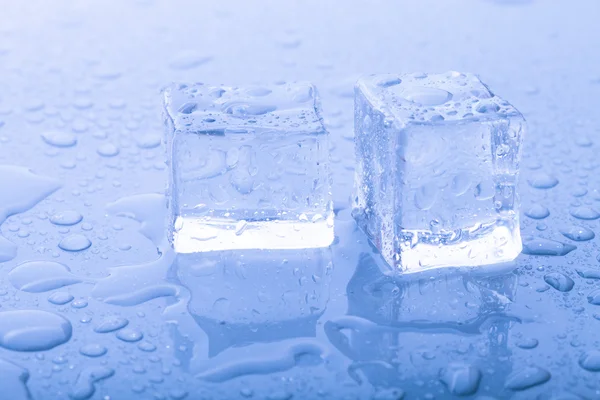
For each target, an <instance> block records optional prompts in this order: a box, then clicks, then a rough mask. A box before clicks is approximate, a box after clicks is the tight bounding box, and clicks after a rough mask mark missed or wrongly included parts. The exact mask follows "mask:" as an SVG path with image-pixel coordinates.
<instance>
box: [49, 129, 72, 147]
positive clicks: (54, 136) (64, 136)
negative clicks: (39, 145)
mask: <svg viewBox="0 0 600 400" xmlns="http://www.w3.org/2000/svg"><path fill="white" fill-rule="evenodd" d="M41 136H42V139H43V140H44V142H46V143H48V144H49V145H51V146H55V147H72V146H75V145H76V144H77V137H76V136H75V135H74V134H72V133H70V132H63V131H48V132H44V133H42V135H41Z"/></svg>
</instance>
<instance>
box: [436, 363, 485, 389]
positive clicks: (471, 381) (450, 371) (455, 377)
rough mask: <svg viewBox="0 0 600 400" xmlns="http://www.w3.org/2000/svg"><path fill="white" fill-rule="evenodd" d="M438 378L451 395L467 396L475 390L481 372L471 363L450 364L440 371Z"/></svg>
mask: <svg viewBox="0 0 600 400" xmlns="http://www.w3.org/2000/svg"><path fill="white" fill-rule="evenodd" d="M440 380H441V381H442V383H444V385H446V387H447V388H448V390H449V391H450V393H452V394H453V395H455V396H469V395H471V394H474V393H475V392H477V389H478V388H479V382H480V381H481V372H480V371H479V369H478V368H477V367H474V366H472V365H464V364H450V365H449V366H447V367H446V368H444V369H443V370H441V371H440Z"/></svg>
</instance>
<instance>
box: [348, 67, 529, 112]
mask: <svg viewBox="0 0 600 400" xmlns="http://www.w3.org/2000/svg"><path fill="white" fill-rule="evenodd" d="M357 90H359V91H360V92H362V93H363V95H364V96H365V97H366V98H367V100H368V101H369V102H370V103H371V104H372V105H373V107H374V108H376V109H379V111H381V112H382V113H383V114H384V116H385V117H386V118H391V119H393V120H396V121H401V122H402V123H405V124H406V123H427V122H441V121H460V120H491V119H496V118H506V117H514V116H520V115H521V114H520V113H519V111H517V110H516V109H515V108H514V107H513V106H512V105H511V104H509V103H508V102H507V101H505V100H502V99H501V98H499V97H498V96H496V95H494V93H492V92H491V91H490V89H489V88H488V87H487V86H486V85H485V84H484V83H483V82H481V81H480V80H479V78H478V77H477V76H476V75H474V74H471V73H461V72H456V71H450V72H446V73H441V74H426V73H412V74H405V75H396V74H383V75H371V76H366V77H363V78H361V79H360V80H359V81H358V83H357Z"/></svg>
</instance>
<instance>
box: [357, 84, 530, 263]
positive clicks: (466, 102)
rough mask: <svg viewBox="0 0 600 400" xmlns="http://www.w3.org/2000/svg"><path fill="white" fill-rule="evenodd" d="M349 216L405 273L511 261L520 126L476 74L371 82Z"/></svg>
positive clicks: (516, 246)
mask: <svg viewBox="0 0 600 400" xmlns="http://www.w3.org/2000/svg"><path fill="white" fill-rule="evenodd" d="M354 118H355V145H356V147H355V148H356V157H357V166H356V177H355V196H354V204H353V215H354V217H355V218H356V220H357V221H358V223H359V226H360V227H361V228H362V229H363V230H364V231H365V232H366V234H367V235H368V237H369V238H370V240H371V241H372V243H373V244H374V245H375V247H377V248H378V249H379V250H380V251H381V254H382V256H383V258H384V259H385V260H386V261H387V262H388V263H389V264H390V265H391V266H392V267H395V268H400V269H401V270H402V271H405V272H412V271H418V270H424V269H428V268H435V267H445V266H478V265H486V264H495V263H500V262H505V261H510V260H513V259H514V258H516V257H517V255H518V254H519V253H520V252H521V247H522V245H521V237H520V232H519V212H518V205H519V202H518V195H517V192H516V181H517V178H518V172H519V159H520V149H521V141H522V137H523V133H524V130H525V120H524V118H523V116H522V115H521V114H520V113H519V112H518V111H517V110H516V109H515V108H514V107H513V106H511V105H510V104H509V103H508V102H506V101H504V100H502V99H500V98H499V97H497V96H495V95H494V94H493V93H492V92H491V91H490V90H489V88H488V87H487V86H486V85H485V84H483V83H482V82H481V81H480V80H479V79H478V78H477V77H476V76H475V75H473V74H463V73H458V72H448V73H444V74H424V73H422V74H409V75H373V76H368V77H365V78H362V79H360V80H359V81H358V82H357V84H356V88H355V114H354Z"/></svg>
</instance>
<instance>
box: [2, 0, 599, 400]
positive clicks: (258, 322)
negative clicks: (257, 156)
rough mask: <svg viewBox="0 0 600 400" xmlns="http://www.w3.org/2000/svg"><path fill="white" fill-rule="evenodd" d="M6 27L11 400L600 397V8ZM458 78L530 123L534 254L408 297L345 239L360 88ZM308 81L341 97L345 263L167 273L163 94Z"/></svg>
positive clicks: (238, 12)
mask: <svg viewBox="0 0 600 400" xmlns="http://www.w3.org/2000/svg"><path fill="white" fill-rule="evenodd" d="M5 3H7V4H4V5H3V7H2V8H3V11H2V13H0V221H1V222H2V225H1V227H0V229H1V235H0V374H1V375H2V379H0V398H1V399H4V398H6V399H29V398H33V399H65V398H69V396H70V398H73V399H111V400H115V399H131V398H136V399H137V398H139V399H183V398H188V399H210V398H212V399H224V398H227V399H235V398H239V399H244V398H256V399H263V398H267V399H272V400H275V399H279V400H282V399H312V398H340V399H346V398H347V399H399V398H402V397H404V398H406V399H447V398H448V399H449V398H455V397H461V398H480V399H484V398H497V399H504V398H515V399H536V398H540V399H558V398H561V399H567V398H568V399H571V398H573V399H576V398H584V399H586V398H588V399H594V398H600V384H599V383H598V382H599V380H598V375H597V374H598V373H599V372H598V371H599V370H600V362H599V355H598V351H600V342H599V339H598V337H597V334H596V332H597V330H598V328H599V327H600V308H599V305H600V281H599V279H600V261H599V260H598V259H597V257H598V255H599V254H600V251H599V249H598V238H597V237H596V235H595V233H596V232H597V231H598V218H599V217H600V192H598V190H600V180H599V179H598V173H597V171H598V168H599V167H600V162H599V161H598V157H597V152H598V146H599V145H600V139H599V138H600V120H599V118H600V117H599V116H598V113H597V109H598V106H599V104H600V100H599V99H600V70H598V67H597V66H598V65H600V53H599V52H598V51H597V49H598V48H600V35H598V28H597V22H596V16H597V15H600V3H596V2H594V1H582V2H576V3H573V2H572V3H569V4H567V3H558V2H542V1H538V0H529V1H521V0H519V1H516V0H511V1H500V0H495V1H489V0H487V1H486V0H471V1H464V2H444V3H442V2H438V1H434V0H426V1H421V2H418V3H417V2H410V3H409V2H406V4H401V3H399V2H393V1H376V2H371V3H369V4H367V3H361V2H358V1H357V2H345V3H344V4H343V5H341V4H337V5H334V4H332V3H330V2H318V1H304V2H295V1H292V2H278V1H263V2H261V3H260V6H259V5H257V4H256V3H253V2H242V1H220V2H214V3H212V4H208V2H193V1H182V0H176V1H170V2H159V1H150V0H147V1H117V0H113V1H90V2H86V3H83V2H73V1H66V0H60V1H53V2H48V1H42V0H34V1H28V2H5ZM446 70H459V71H470V72H475V73H477V74H480V75H481V78H482V80H483V81H484V82H486V83H488V84H489V85H490V87H491V88H492V90H494V91H495V92H497V94H498V95H500V96H501V97H503V98H505V99H507V100H508V101H510V102H511V103H512V104H514V105H515V106H516V107H517V108H518V109H519V110H520V111H521V112H522V113H523V114H524V116H525V118H526V119H527V121H528V123H529V130H528V132H527V136H526V138H525V144H524V149H523V160H522V163H521V182H520V187H519V190H520V193H521V200H522V209H521V231H522V232H521V233H522V237H523V242H524V251H523V254H521V255H520V256H519V258H518V259H517V260H516V261H515V262H513V263H509V264H507V265H501V266H494V267H489V268H485V269H483V268H482V269H474V270H436V271H433V272H427V273H420V274H413V275H410V276H402V277H397V276H393V275H391V274H390V272H389V270H388V269H387V267H386V266H385V264H384V263H382V261H381V258H380V257H379V255H378V254H376V253H374V251H373V249H372V248H371V246H370V245H369V244H368V242H367V240H366V237H365V236H364V234H362V233H361V232H360V231H359V230H357V228H356V224H355V222H354V221H353V220H352V218H351V216H350V210H349V206H350V200H349V199H350V195H351V188H352V183H353V168H354V153H353V126H352V125H353V124H352V120H353V105H352V97H353V83H354V81H355V80H356V78H357V77H358V76H359V75H361V74H365V73H385V72H393V73H406V72H415V71H428V72H429V71H431V72H443V71H446ZM293 80H308V81H312V82H314V83H315V84H316V85H317V87H318V88H319V91H320V95H321V98H322V103H323V113H324V117H325V123H326V126H327V128H328V130H329V131H330V135H331V139H332V140H331V154H332V171H333V177H334V186H333V196H334V208H335V210H336V219H335V235H336V240H335V241H334V245H333V246H332V247H331V249H330V250H326V251H325V250H324V251H317V252H315V251H312V250H311V251H297V252H294V251H291V252H287V251H277V252H268V253H264V252H263V253H261V252H247V251H246V252H235V251H229V252H214V253H207V254H205V255H203V257H201V258H199V259H194V258H193V257H191V258H189V257H182V256H176V255H175V254H173V252H172V251H170V250H169V246H168V243H167V241H166V239H165V236H164V235H165V234H164V232H166V229H165V227H164V221H165V218H164V216H165V215H164V212H165V210H164V203H165V198H164V195H163V191H164V187H165V183H166V178H167V170H166V165H165V163H164V149H163V148H162V145H161V137H162V135H163V127H162V121H161V116H160V111H161V104H160V101H161V97H160V89H161V88H162V87H164V86H165V85H167V84H169V83H170V82H173V81H189V82H196V81H203V82H207V83H214V84H225V85H236V84H240V85H255V84H256V85H260V84H265V83H273V82H275V81H293ZM7 393H10V396H9V397H6V396H7Z"/></svg>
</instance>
